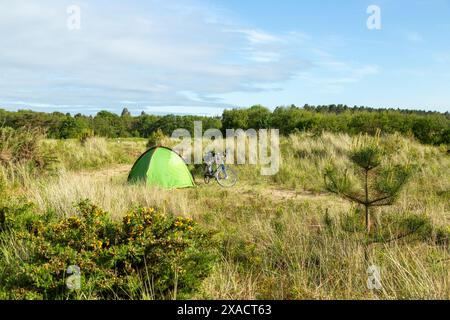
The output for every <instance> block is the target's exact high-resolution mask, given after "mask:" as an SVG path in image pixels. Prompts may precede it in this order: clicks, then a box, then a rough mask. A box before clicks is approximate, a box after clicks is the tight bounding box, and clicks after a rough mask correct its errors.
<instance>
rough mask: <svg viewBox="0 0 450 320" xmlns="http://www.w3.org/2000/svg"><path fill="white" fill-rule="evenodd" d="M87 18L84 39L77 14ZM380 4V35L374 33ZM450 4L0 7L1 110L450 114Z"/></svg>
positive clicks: (384, 0) (200, 1) (376, 0)
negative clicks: (373, 9) (336, 107)
mask: <svg viewBox="0 0 450 320" xmlns="http://www.w3.org/2000/svg"><path fill="white" fill-rule="evenodd" d="M70 5H76V6H78V7H79V8H80V10H81V11H80V18H81V20H80V26H81V29H80V30H69V29H68V28H67V19H68V18H69V16H70V15H69V14H68V13H67V7H68V6H70ZM369 5H376V6H378V7H379V8H380V10H381V29H380V30H369V29H368V28H367V25H366V21H367V19H368V18H369V14H368V13H367V12H366V10H367V7H368V6H369ZM449 18H450V0H415V1H414V0H412V1H411V0H410V1H404V0H395V1H394V0H371V1H361V0H358V1H357V0H351V1H331V0H321V1H299V0H280V1H271V0H259V1H256V0H245V1H237V0H216V1H212V0H183V1H181V0H180V1H171V0H168V1H167V0H164V1H163V0H151V1H138V0H131V1H126V2H125V1H117V0H116V1H114V0H109V1H106V0H92V1H77V0H71V1H67V0H63V1H61V0H58V1H57V0H41V1H39V2H37V1H31V0H28V1H24V0H17V1H14V2H11V1H7V0H0V48H1V50H0V107H3V108H6V109H9V110H17V109H23V108H28V109H33V110H39V111H55V110H58V111H62V112H71V113H77V112H81V113H85V114H92V113H96V112H97V111H99V110H103V109H106V110H110V111H114V112H120V111H121V110H122V108H123V107H125V106H126V107H128V109H130V110H131V111H132V113H135V114H137V113H140V112H141V111H142V110H144V111H146V112H149V113H152V112H153V113H185V114H208V115H215V114H221V113H222V110H223V109H224V108H231V107H245V106H250V105H253V104H262V105H265V106H268V107H270V108H274V107H276V106H279V105H289V104H296V105H300V106H301V105H303V104H306V103H308V104H312V105H317V104H332V103H335V104H338V103H342V104H348V105H351V106H353V105H366V106H374V107H394V108H397V107H399V108H410V109H425V110H438V111H443V112H445V111H450V90H449V89H448V88H449V87H450V41H449V34H450V19H449Z"/></svg>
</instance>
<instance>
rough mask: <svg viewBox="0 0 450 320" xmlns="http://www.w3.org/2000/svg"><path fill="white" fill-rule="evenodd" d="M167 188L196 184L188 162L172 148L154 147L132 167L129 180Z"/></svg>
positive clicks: (186, 186)
mask: <svg viewBox="0 0 450 320" xmlns="http://www.w3.org/2000/svg"><path fill="white" fill-rule="evenodd" d="M142 181H145V183H146V184H147V185H148V186H154V187H161V188H165V189H175V188H188V187H193V186H195V182H194V178H193V177H192V174H191V173H190V171H189V169H188V167H187V165H186V162H185V161H184V160H183V158H181V156H180V155H179V154H177V153H176V152H175V151H173V150H172V149H169V148H166V147H153V148H151V149H149V150H148V151H147V152H145V153H144V154H143V155H142V156H140V157H139V159H138V160H137V161H136V163H135V164H134V166H133V168H131V171H130V174H129V175H128V182H130V183H136V182H142Z"/></svg>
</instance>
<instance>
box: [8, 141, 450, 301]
mask: <svg viewBox="0 0 450 320" xmlns="http://www.w3.org/2000/svg"><path fill="white" fill-rule="evenodd" d="M352 140H353V139H352V138H351V137H350V136H348V135H337V134H328V133H324V134H322V135H320V136H312V135H309V134H306V133H305V134H297V135H291V136H289V137H284V138H282V140H281V151H282V152H281V155H282V162H281V168H280V171H279V173H278V174H276V175H275V176H271V177H262V176H260V175H259V170H258V169H259V168H258V167H256V166H250V165H242V166H236V167H235V168H236V171H237V172H238V176H239V182H238V184H237V185H236V186H235V187H234V188H231V189H223V188H221V187H219V186H218V185H216V184H214V183H213V184H210V185H205V184H204V183H203V182H202V177H201V176H196V180H197V183H198V187H196V188H194V189H186V190H172V191H167V190H156V189H149V188H147V187H145V186H139V185H137V186H130V185H128V184H127V183H126V178H127V174H128V172H129V169H130V168H131V166H132V164H133V162H134V160H135V159H136V158H137V157H138V156H139V155H140V154H141V153H142V152H143V151H144V150H145V145H146V140H140V139H121V140H117V139H114V140H106V139H102V138H94V139H90V140H88V142H87V143H86V144H81V143H80V142H79V141H77V140H67V141H57V140H44V141H43V142H42V144H41V146H40V148H41V149H42V150H45V153H46V154H51V155H53V156H55V157H56V158H57V159H58V161H57V162H55V164H54V167H55V168H54V169H53V171H52V173H51V174H46V175H41V176H38V177H36V176H32V175H27V174H25V173H20V171H16V172H15V173H14V174H11V173H8V169H7V168H6V167H5V166H4V167H2V168H3V169H2V170H3V172H4V176H7V177H9V178H8V179H7V182H6V183H7V185H8V188H9V190H11V191H12V192H13V193H14V194H19V195H21V196H24V197H26V199H27V201H29V202H30V203H31V204H32V205H33V206H34V208H35V211H36V212H41V213H42V214H44V213H48V212H51V213H52V214H54V215H56V216H58V217H69V216H71V215H74V214H75V209H74V204H75V203H77V202H79V201H80V200H83V199H89V200H90V201H91V202H92V203H94V204H96V205H98V206H99V207H101V208H103V209H104V210H105V211H107V212H108V214H109V215H110V216H111V217H112V219H113V220H120V219H122V218H123V216H124V214H125V213H126V212H127V211H128V210H129V209H130V208H132V207H136V206H143V207H155V208H158V210H159V211H160V212H162V214H169V213H170V214H173V215H175V216H180V217H184V218H190V219H193V220H194V221H195V222H197V223H198V224H199V225H200V226H201V227H202V228H203V229H205V230H208V231H211V232H213V234H214V236H213V237H214V241H215V243H216V246H215V251H216V254H217V259H216V260H214V263H213V265H212V268H211V269H210V271H209V273H208V275H207V276H206V277H204V278H203V279H202V281H201V283H200V285H199V287H198V289H197V290H195V292H193V293H192V294H191V295H190V296H189V298H192V299H416V298H419V299H424V298H425V299H431V298H436V299H449V298H450V271H449V270H450V268H449V264H450V252H449V243H450V240H449V238H448V237H449V235H450V201H449V200H450V157H449V155H448V154H447V153H446V152H447V150H446V149H445V148H438V147H431V146H424V145H421V144H419V143H417V142H415V141H412V140H410V139H407V138H403V137H401V136H397V135H390V136H386V137H384V138H383V143H384V145H385V147H386V148H387V149H390V150H392V151H393V154H394V158H395V159H396V161H403V162H408V161H412V162H414V163H416V164H417V168H418V169H417V170H416V171H415V173H414V175H413V177H412V179H411V181H410V182H409V183H408V184H407V185H406V187H405V188H404V189H403V191H402V193H401V195H400V197H399V199H398V201H397V202H396V203H395V204H394V205H392V206H387V207H383V208H380V209H376V211H375V212H374V213H373V214H374V220H375V226H376V231H377V232H380V233H383V234H385V235H386V234H388V235H390V236H391V238H392V241H391V240H384V241H371V240H372V239H375V238H374V237H371V236H369V235H367V234H366V232H365V230H364V222H363V214H362V210H361V208H360V207H359V206H357V205H355V204H353V203H350V202H348V201H346V200H343V199H342V198H340V197H338V196H336V195H333V194H331V193H328V192H327V191H326V190H325V188H324V185H323V174H324V170H325V168H326V166H327V164H328V163H329V161H330V159H333V161H335V162H336V163H340V164H341V165H346V164H348V159H347V158H346V152H347V151H348V150H349V149H350V147H351V145H352ZM170 143H171V142H170V141H166V144H170ZM23 172H25V170H23ZM414 221H421V222H422V224H421V225H422V226H423V225H425V226H426V227H423V228H421V229H420V230H419V231H418V232H416V233H412V234H411V235H409V236H405V237H399V239H395V237H396V236H398V235H399V234H401V232H402V230H404V229H405V228H408V226H409V225H410V224H411V223H412V222H414ZM388 238H389V237H388ZM0 246H1V252H2V254H3V256H5V255H6V254H11V252H10V251H11V250H10V249H8V248H10V247H11V246H10V243H9V244H8V243H7V242H5V241H4V240H3V241H2V242H1V244H0ZM371 265H375V266H377V267H379V269H380V271H381V284H382V288H381V289H380V290H369V289H368V287H367V279H368V276H369V275H368V273H367V269H368V268H369V266H371ZM2 268H4V270H5V269H6V266H5V262H3V263H2ZM1 272H2V270H1V269H0V274H1ZM0 286H1V285H0ZM173 296H174V297H176V295H173ZM81 298H83V297H81ZM84 298H90V297H89V296H84ZM134 298H148V296H145V295H142V296H138V297H134Z"/></svg>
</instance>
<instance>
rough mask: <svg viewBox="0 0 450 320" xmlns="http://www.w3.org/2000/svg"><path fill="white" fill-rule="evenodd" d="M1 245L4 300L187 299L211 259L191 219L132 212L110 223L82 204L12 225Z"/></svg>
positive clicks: (205, 236)
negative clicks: (75, 282) (73, 283)
mask: <svg viewBox="0 0 450 320" xmlns="http://www.w3.org/2000/svg"><path fill="white" fill-rule="evenodd" d="M11 241H13V242H14V243H15V244H16V245H15V246H13V247H15V248H11V249H10V250H9V251H8V249H7V247H6V243H8V242H9V243H10V242H11ZM0 247H1V248H2V251H4V253H3V255H1V256H0V267H1V269H3V272H2V273H1V274H0V286H1V287H3V288H1V287H0V292H3V294H2V298H8V299H17V298H39V299H66V298H70V299H85V298H88V299H142V298H154V299H166V298H174V297H175V298H180V297H181V298H186V297H189V295H190V294H192V293H194V292H195V291H196V289H197V287H198V286H199V284H200V282H201V280H203V279H204V278H205V277H206V276H207V275H208V273H209V270H210V266H211V263H212V261H213V259H214V250H213V242H212V240H211V234H210V233H206V232H204V231H202V230H201V229H200V228H199V227H198V226H197V225H196V223H195V222H194V221H192V220H191V219H186V218H180V217H178V218H175V217H172V216H167V215H164V214H162V213H160V212H159V211H158V210H155V209H154V208H135V209H132V210H130V211H129V212H128V213H127V214H126V215H125V217H124V218H123V221H119V222H117V221H112V220H111V219H110V217H109V215H108V214H107V213H106V212H105V211H103V210H102V209H100V208H99V207H97V206H95V205H93V204H91V203H90V202H89V201H83V202H81V203H79V204H78V205H77V214H76V215H73V216H71V217H68V218H64V219H55V218H52V217H45V218H41V219H39V220H37V221H32V222H31V223H29V224H28V225H26V224H23V225H22V227H21V228H18V227H17V226H16V227H15V228H11V229H10V231H9V232H8V233H5V234H3V235H2V237H1V245H0ZM18 248H20V249H18ZM5 252H6V253H7V254H5ZM21 252H22V253H23V252H26V254H25V255H24V254H21ZM11 256H13V257H14V256H15V259H14V258H11ZM69 266H77V267H79V269H80V289H79V290H69V289H68V288H67V283H66V281H67V280H68V279H69V275H68V273H67V271H68V267H69Z"/></svg>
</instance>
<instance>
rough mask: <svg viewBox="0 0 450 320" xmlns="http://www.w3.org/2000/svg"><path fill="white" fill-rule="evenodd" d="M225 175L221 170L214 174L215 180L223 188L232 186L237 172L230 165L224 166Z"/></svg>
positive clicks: (235, 181)
mask: <svg viewBox="0 0 450 320" xmlns="http://www.w3.org/2000/svg"><path fill="white" fill-rule="evenodd" d="M226 173H227V174H226V176H225V172H224V171H223V170H219V171H218V172H217V174H216V180H217V183H218V184H219V185H221V186H222V187H224V188H230V187H233V186H234V185H235V184H236V183H237V174H236V172H235V171H234V170H233V169H231V168H230V167H226Z"/></svg>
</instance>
